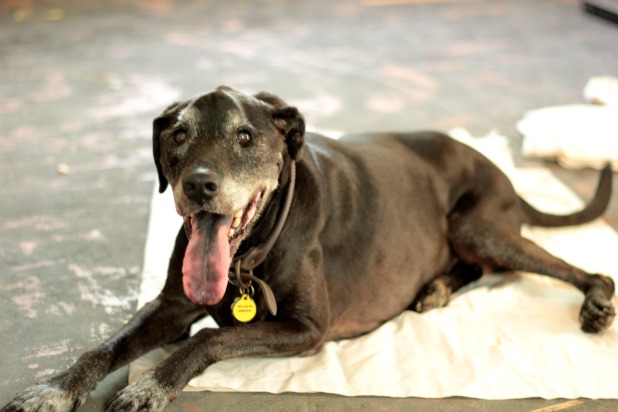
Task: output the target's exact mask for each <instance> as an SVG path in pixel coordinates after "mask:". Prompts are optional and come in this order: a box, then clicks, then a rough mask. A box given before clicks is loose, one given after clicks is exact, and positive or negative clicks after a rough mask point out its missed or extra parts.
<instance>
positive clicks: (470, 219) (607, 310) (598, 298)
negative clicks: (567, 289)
mask: <svg viewBox="0 0 618 412" xmlns="http://www.w3.org/2000/svg"><path fill="white" fill-rule="evenodd" d="M449 241H450V244H451V247H452V248H453V250H454V251H455V253H456V254H457V256H459V258H460V259H462V260H463V261H465V262H467V263H469V264H478V265H480V266H482V267H483V268H485V269H489V270H496V269H504V270H519V271H524V272H531V273H538V274H542V275H547V276H551V277H554V278H556V279H560V280H562V281H565V282H568V283H570V284H572V285H574V286H575V287H577V288H578V289H579V290H581V291H582V292H583V293H584V296H585V299H584V303H583V305H582V308H581V311H580V315H579V321H580V323H581V328H582V330H583V331H584V332H589V333H598V332H601V331H603V330H605V329H607V328H608V327H609V326H610V325H611V324H612V322H613V320H614V317H615V315H616V311H615V309H614V306H613V304H612V302H611V300H612V298H613V296H614V292H615V286H614V281H613V280H612V279H611V278H609V277H607V276H603V275H598V274H589V273H586V272H584V271H583V270H581V269H578V268H576V267H574V266H571V265H569V264H568V263H566V262H564V261H563V260H561V259H558V258H557V257H555V256H552V255H551V254H550V253H548V252H547V251H545V250H544V249H542V248H541V247H539V246H538V245H536V244H535V243H533V242H532V241H530V240H528V239H525V238H522V237H521V236H520V235H519V233H514V232H513V231H512V230H509V228H508V226H506V225H500V224H499V223H496V222H488V221H486V220H483V219H482V218H479V217H478V214H475V215H474V216H471V215H463V214H458V215H455V216H451V219H450V225H449Z"/></svg>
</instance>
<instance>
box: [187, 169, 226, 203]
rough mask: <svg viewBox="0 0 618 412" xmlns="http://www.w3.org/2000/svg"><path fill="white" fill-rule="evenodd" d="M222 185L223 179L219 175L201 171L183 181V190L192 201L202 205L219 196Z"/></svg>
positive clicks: (205, 170)
mask: <svg viewBox="0 0 618 412" xmlns="http://www.w3.org/2000/svg"><path fill="white" fill-rule="evenodd" d="M220 183H221V178H220V177H219V175H218V174H217V173H215V172H213V171H212V170H209V169H200V170H198V171H195V172H194V173H191V174H190V175H188V176H186V177H185V178H184V179H183V181H182V189H183V191H184V192H185V196H187V197H188V198H189V199H190V200H193V201H194V202H198V203H201V202H204V201H206V200H210V199H212V198H213V197H215V196H216V195H217V193H218V192H219V184H220Z"/></svg>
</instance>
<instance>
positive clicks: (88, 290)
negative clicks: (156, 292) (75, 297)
mask: <svg viewBox="0 0 618 412" xmlns="http://www.w3.org/2000/svg"><path fill="white" fill-rule="evenodd" d="M69 270H70V271H71V272H73V273H74V274H75V276H77V278H78V279H79V280H78V282H77V285H76V287H77V290H78V291H79V294H80V297H81V299H82V300H85V301H88V302H90V303H92V304H94V305H101V306H103V308H104V310H105V312H106V313H108V314H110V315H111V314H115V313H118V312H122V311H125V310H129V309H131V305H132V304H133V303H134V302H135V301H136V300H137V296H136V293H133V291H130V293H129V295H127V296H120V295H118V294H117V292H115V291H112V290H110V289H106V288H104V287H103V286H101V284H100V283H99V282H98V280H97V277H98V276H104V277H111V278H114V279H115V278H122V277H126V276H127V275H129V274H136V273H138V272H139V268H137V267H132V268H129V269H128V270H127V269H125V268H117V267H111V266H98V267H95V268H93V269H92V270H89V269H86V268H83V267H80V266H78V265H76V264H74V263H71V264H69Z"/></svg>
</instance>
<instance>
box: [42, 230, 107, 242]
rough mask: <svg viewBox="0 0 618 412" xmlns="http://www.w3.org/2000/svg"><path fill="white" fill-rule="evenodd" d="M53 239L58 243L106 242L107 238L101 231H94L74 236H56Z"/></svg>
mask: <svg viewBox="0 0 618 412" xmlns="http://www.w3.org/2000/svg"><path fill="white" fill-rule="evenodd" d="M52 239H53V240H54V241H57V242H60V241H66V240H85V241H88V242H94V241H102V240H105V236H104V235H103V232H101V231H100V230H99V229H93V230H91V231H90V232H87V233H76V234H73V235H54V236H52Z"/></svg>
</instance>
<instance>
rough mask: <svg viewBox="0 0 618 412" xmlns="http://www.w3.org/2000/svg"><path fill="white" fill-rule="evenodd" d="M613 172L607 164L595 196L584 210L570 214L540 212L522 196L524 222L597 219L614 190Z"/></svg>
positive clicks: (569, 222)
mask: <svg viewBox="0 0 618 412" xmlns="http://www.w3.org/2000/svg"><path fill="white" fill-rule="evenodd" d="M612 174H613V173H612V167H611V165H610V164H607V165H606V166H605V167H604V168H603V170H601V177H600V178H599V183H598V184H597V190H596V193H595V194H594V198H593V199H592V200H591V201H590V203H588V205H586V207H584V208H583V209H582V210H580V211H577V212H575V213H572V214H570V215H552V214H549V213H543V212H540V211H538V210H536V209H535V208H534V207H532V206H531V205H530V204H529V203H528V202H526V201H525V200H524V199H522V198H521V197H520V198H519V203H520V206H521V211H522V215H523V219H524V222H526V223H529V224H531V225H534V226H544V227H559V226H572V225H580V224H582V223H587V222H590V221H592V220H594V219H596V218H597V217H599V216H601V215H602V214H603V212H605V209H607V205H608V203H609V198H610V195H611V192H612Z"/></svg>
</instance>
